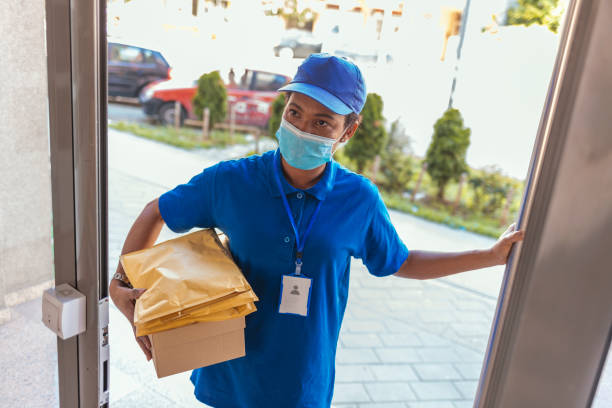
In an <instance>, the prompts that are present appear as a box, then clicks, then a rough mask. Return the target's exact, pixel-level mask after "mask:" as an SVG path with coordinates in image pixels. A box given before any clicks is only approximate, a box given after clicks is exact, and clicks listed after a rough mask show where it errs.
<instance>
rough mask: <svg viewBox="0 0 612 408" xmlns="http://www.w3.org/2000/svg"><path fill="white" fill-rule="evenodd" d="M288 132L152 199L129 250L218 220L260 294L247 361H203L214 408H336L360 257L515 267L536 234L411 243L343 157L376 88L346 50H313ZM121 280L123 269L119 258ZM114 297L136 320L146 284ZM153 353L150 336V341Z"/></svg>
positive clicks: (119, 287)
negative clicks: (439, 247)
mask: <svg viewBox="0 0 612 408" xmlns="http://www.w3.org/2000/svg"><path fill="white" fill-rule="evenodd" d="M280 91H281V92H287V93H288V99H287V101H286V106H285V109H284V111H283V116H282V122H281V124H280V127H279V129H278V131H277V133H276V136H277V138H278V141H279V148H278V149H277V150H276V151H269V152H267V153H264V154H263V155H261V156H250V157H247V158H243V159H240V160H230V161H223V162H220V163H218V164H216V165H214V166H211V167H209V168H206V169H204V170H203V171H202V172H201V173H200V174H198V175H196V176H194V177H193V178H192V179H191V180H189V182H187V183H186V184H181V185H179V186H177V187H175V188H174V189H172V190H170V191H168V192H166V193H164V194H162V195H161V196H160V197H159V198H158V199H156V200H153V201H152V202H150V203H149V204H147V206H146V207H145V208H144V210H143V211H142V213H141V214H140V216H139V217H138V219H137V220H136V221H135V222H134V225H133V226H132V228H131V230H130V232H129V233H128V236H127V238H126V240H125V244H124V247H123V253H127V252H131V251H135V250H139V249H142V248H146V247H150V246H152V245H153V244H154V243H155V240H156V239H157V237H158V235H159V232H160V230H161V228H162V226H163V224H164V223H165V224H166V225H167V226H168V227H169V228H170V229H171V230H172V231H175V232H186V231H189V230H190V229H192V228H212V227H215V228H218V229H220V230H222V231H223V232H224V233H225V234H226V235H227V236H228V237H229V242H230V247H231V252H232V255H233V257H234V259H235V261H236V263H237V264H238V266H239V267H240V269H241V270H242V272H243V273H244V275H245V277H246V278H247V280H248V281H249V283H250V284H251V286H252V288H253V290H254V291H255V293H256V294H257V296H258V297H259V299H260V300H259V302H258V303H257V308H258V310H257V311H256V312H255V313H252V314H250V315H248V316H246V329H245V348H246V356H244V357H241V358H238V359H234V360H229V361H226V362H223V363H219V364H215V365H212V366H208V367H202V368H199V369H196V370H193V371H192V373H191V377H190V378H191V381H192V382H193V384H194V386H195V396H196V398H197V399H198V400H200V401H201V402H203V403H205V404H208V405H211V406H213V407H220V408H224V407H242V408H254V407H270V408H275V407H278V408H294V407H310V408H312V407H317V408H319V407H320V408H323V407H329V406H330V403H331V400H332V393H333V388H334V373H335V371H334V367H335V355H336V345H337V342H338V334H339V332H340V325H341V323H342V317H343V315H344V310H345V307H346V302H347V296H348V286H349V285H348V282H349V273H350V260H351V257H356V258H360V259H362V261H363V263H364V264H365V265H366V267H367V269H368V271H369V272H370V273H371V274H373V275H376V276H381V277H382V276H389V275H395V276H398V277H403V278H414V279H431V278H437V277H441V276H447V275H451V274H454V273H459V272H463V271H467V270H472V269H478V268H484V267H488V266H492V265H498V264H504V263H505V262H506V258H507V256H508V253H509V251H510V248H511V246H512V244H513V243H514V242H517V241H520V240H522V238H523V232H522V231H514V225H512V226H510V227H509V228H508V230H507V231H506V232H505V233H504V234H503V235H502V237H501V238H500V239H499V240H498V241H497V242H496V243H495V245H493V246H492V247H491V248H489V249H486V250H475V251H467V252H457V253H442V252H426V251H417V250H408V248H407V247H406V245H405V244H404V243H403V242H402V240H401V239H400V237H399V236H398V234H397V232H396V230H395V228H394V227H393V225H392V224H391V221H390V219H389V215H388V212H387V210H386V208H385V205H384V204H383V201H382V199H381V197H380V195H379V193H378V190H377V188H376V187H375V186H374V185H373V184H372V183H371V182H370V181H368V180H367V179H366V178H364V177H362V176H360V175H357V174H355V173H352V172H351V171H349V170H347V169H346V168H344V167H342V166H340V165H339V164H338V163H337V162H335V161H334V160H333V159H332V155H333V154H334V152H335V151H336V150H337V149H338V147H339V146H341V145H342V144H344V143H346V142H348V141H349V139H350V138H351V137H352V136H353V135H354V134H355V131H356V130H357V128H358V126H359V122H360V119H361V118H360V116H359V113H360V112H361V109H362V108H363V105H364V103H365V99H366V89H365V83H364V80H363V77H362V75H361V72H360V70H359V68H358V67H357V66H356V65H354V64H353V63H351V62H349V61H348V60H346V59H343V58H338V57H335V56H330V55H328V54H313V55H311V56H310V57H308V58H307V59H305V60H304V62H303V63H302V64H301V65H300V67H299V68H298V71H297V74H296V75H295V77H294V78H293V80H292V81H291V82H290V83H289V84H288V85H286V86H285V87H283V88H281V89H280ZM118 272H119V274H118V275H116V276H118V277H119V278H120V277H121V272H122V269H121V265H119V266H118ZM110 289H111V297H112V299H113V301H114V302H115V304H116V305H117V307H118V308H119V309H120V310H121V311H122V313H124V314H125V315H126V317H127V318H128V319H129V320H130V321H131V322H132V325H133V313H134V304H133V302H134V300H135V299H136V298H137V297H138V296H139V295H140V293H142V290H139V289H130V288H129V287H127V286H125V285H124V284H123V283H122V282H121V281H120V280H119V279H115V280H113V282H112V283H111V287H110ZM136 340H137V341H138V343H139V345H140V346H141V348H142V349H143V351H144V352H145V354H146V356H147V358H149V359H150V356H151V354H150V351H149V349H150V344H149V342H148V339H147V337H146V336H143V337H138V338H137V339H136Z"/></svg>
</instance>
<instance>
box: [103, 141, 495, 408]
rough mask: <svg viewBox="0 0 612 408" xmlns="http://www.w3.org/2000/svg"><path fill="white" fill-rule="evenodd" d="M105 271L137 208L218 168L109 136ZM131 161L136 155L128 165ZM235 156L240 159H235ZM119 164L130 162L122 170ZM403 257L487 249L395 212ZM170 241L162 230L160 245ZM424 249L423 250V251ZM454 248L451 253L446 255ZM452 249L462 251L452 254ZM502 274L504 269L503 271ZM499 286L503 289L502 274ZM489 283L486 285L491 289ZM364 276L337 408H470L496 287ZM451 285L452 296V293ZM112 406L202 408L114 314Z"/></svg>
mask: <svg viewBox="0 0 612 408" xmlns="http://www.w3.org/2000/svg"><path fill="white" fill-rule="evenodd" d="M109 149H110V154H109V157H111V159H112V162H110V163H109V186H110V191H109V225H110V234H109V238H110V248H109V250H110V259H111V262H110V267H111V270H113V269H114V267H115V266H116V261H117V259H118V256H119V254H120V251H121V245H122V243H123V239H124V238H125V235H126V234H127V231H128V230H129V228H130V226H131V224H132V222H133V220H134V219H135V218H136V216H137V215H138V213H139V212H140V210H141V209H142V208H143V206H144V205H145V204H146V203H147V202H148V201H149V200H151V199H153V198H154V197H157V196H159V194H161V193H163V192H164V191H166V190H168V189H169V188H172V187H174V186H175V185H176V184H178V183H181V182H185V181H187V180H188V179H189V178H190V177H191V176H193V175H195V174H197V173H198V172H199V171H201V170H202V168H204V167H206V166H208V165H210V164H213V163H214V162H215V161H216V160H218V159H220V158H221V157H219V154H210V153H209V155H208V156H206V155H204V154H196V153H189V152H185V151H183V150H180V149H173V148H168V147H167V146H163V145H159V144H157V143H152V142H148V141H143V140H142V139H136V138H132V137H131V136H128V135H124V134H121V133H119V132H112V134H111V135H110V143H109ZM134 152H140V153H138V154H137V157H134ZM235 153H236V155H239V154H240V152H239V151H236V152H235ZM122 156H125V157H129V158H130V160H129V161H122V159H121V158H122ZM391 214H392V218H393V219H394V222H396V220H397V222H396V224H401V228H398V230H399V231H400V234H401V235H402V238H403V239H404V240H405V242H407V243H409V247H416V248H419V249H428V248H427V247H428V246H429V247H431V248H429V249H433V248H436V247H435V243H436V234H441V233H442V234H444V235H442V236H441V238H440V239H439V241H442V243H441V244H440V247H438V248H437V249H440V250H445V249H453V241H455V242H456V240H457V239H462V240H464V241H467V242H462V244H463V245H465V246H466V247H468V248H477V247H482V246H483V243H484V244H488V243H489V242H492V240H490V239H488V238H485V239H483V238H482V237H480V236H477V235H475V234H470V233H466V232H464V231H457V230H452V229H450V228H446V227H441V226H439V225H437V224H433V223H429V222H426V221H423V220H421V219H418V218H415V217H412V216H407V215H405V214H400V213H395V212H391ZM173 236H175V234H174V233H172V232H171V231H169V230H168V229H167V228H165V227H164V229H163V230H162V235H161V236H160V240H165V239H169V238H171V237H173ZM421 244H422V245H421ZM448 247H450V248H448ZM454 249H457V250H460V249H463V248H462V247H461V246H459V245H455V246H454ZM502 271H503V269H502ZM491 273H493V274H494V273H496V276H495V279H498V280H499V279H501V274H500V273H499V271H497V272H491ZM489 280H491V279H489ZM450 283H451V284H452V285H451V284H448V283H444V282H442V280H438V281H418V280H409V279H401V278H396V277H386V278H377V277H374V276H372V275H370V274H369V273H368V272H367V269H365V267H364V266H363V265H362V264H361V262H359V261H355V262H354V263H353V267H352V270H351V279H350V291H349V293H350V294H349V303H348V305H347V310H346V314H345V319H344V322H343V326H342V331H341V336H340V344H339V345H338V353H337V360H336V365H337V372H336V384H335V393H334V402H333V403H334V405H335V406H336V407H338V408H340V407H343V408H349V407H360V408H361V407H389V408H392V407H404V408H406V407H436V408H445V407H468V406H470V407H471V406H472V400H473V396H474V393H475V390H476V387H477V380H478V378H479V375H480V369H481V364H482V359H483V356H484V350H485V347H486V343H487V340H488V335H489V328H490V325H491V320H492V315H493V312H494V308H495V301H494V295H493V292H495V291H496V290H497V288H498V285H499V282H493V283H489V284H488V285H486V286H485V287H482V288H479V287H476V288H469V290H463V289H460V288H459V287H458V286H459V285H460V284H461V282H450ZM453 285H454V286H453ZM111 322H112V327H111V330H110V335H111V344H112V355H111V378H112V379H111V382H112V384H113V385H112V387H111V401H112V402H116V405H117V406H121V407H124V406H125V407H130V406H139V405H140V404H142V403H143V399H144V401H146V402H147V403H150V404H152V406H169V404H171V405H173V406H184V407H191V406H202V404H199V403H198V402H197V401H195V399H194V398H193V386H192V385H191V383H190V382H189V378H188V376H189V373H183V374H180V375H176V376H172V377H170V378H167V379H162V380H158V379H157V378H155V375H154V370H153V366H152V364H151V363H147V362H146V360H145V359H144V357H143V355H142V352H141V351H140V349H139V348H138V346H137V345H136V343H135V342H134V341H133V338H132V334H131V329H130V327H129V325H128V324H127V321H126V319H125V318H124V317H123V316H122V315H120V313H119V312H118V311H117V310H116V309H115V308H114V306H113V305H111Z"/></svg>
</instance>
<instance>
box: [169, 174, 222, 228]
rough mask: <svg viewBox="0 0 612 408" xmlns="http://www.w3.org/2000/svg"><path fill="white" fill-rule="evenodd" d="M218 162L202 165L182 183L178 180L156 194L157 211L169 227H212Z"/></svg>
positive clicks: (213, 223) (213, 224)
mask: <svg viewBox="0 0 612 408" xmlns="http://www.w3.org/2000/svg"><path fill="white" fill-rule="evenodd" d="M218 166H219V165H218V164H216V165H214V166H211V167H208V168H206V169H204V170H203V171H202V172H201V173H200V174H197V175H195V176H194V177H192V178H191V180H189V182H187V183H186V184H179V185H178V186H176V187H175V188H173V189H172V190H170V191H167V192H165V193H164V194H162V195H161V196H160V197H159V200H158V204H159V212H160V214H161V216H162V218H163V219H164V222H165V223H166V225H167V226H168V228H170V229H171V230H172V231H174V232H177V233H180V232H186V231H189V230H190V229H191V228H195V227H200V228H212V227H214V226H215V222H214V208H213V203H214V196H215V194H214V191H215V177H216V174H217V168H218Z"/></svg>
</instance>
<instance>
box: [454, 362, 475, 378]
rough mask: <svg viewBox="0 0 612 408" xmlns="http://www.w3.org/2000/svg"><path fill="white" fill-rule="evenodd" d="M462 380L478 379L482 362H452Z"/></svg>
mask: <svg viewBox="0 0 612 408" xmlns="http://www.w3.org/2000/svg"><path fill="white" fill-rule="evenodd" d="M453 365H454V366H455V368H456V369H457V371H459V373H460V374H461V377H463V379H464V380H478V379H479V378H480V371H481V370H482V364H477V363H455V364H453Z"/></svg>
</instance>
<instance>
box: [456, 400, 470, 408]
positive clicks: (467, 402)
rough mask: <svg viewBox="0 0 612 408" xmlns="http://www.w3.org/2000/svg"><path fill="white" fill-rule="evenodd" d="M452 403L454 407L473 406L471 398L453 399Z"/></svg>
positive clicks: (464, 407) (465, 407)
mask: <svg viewBox="0 0 612 408" xmlns="http://www.w3.org/2000/svg"><path fill="white" fill-rule="evenodd" d="M453 405H454V406H455V408H473V407H474V401H473V400H463V401H453Z"/></svg>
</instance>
